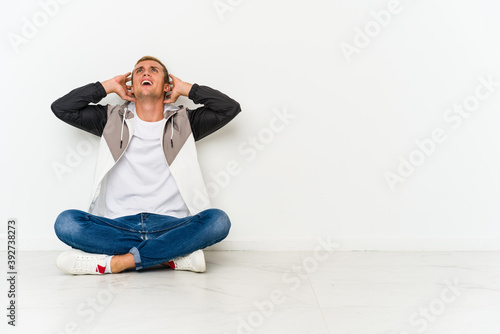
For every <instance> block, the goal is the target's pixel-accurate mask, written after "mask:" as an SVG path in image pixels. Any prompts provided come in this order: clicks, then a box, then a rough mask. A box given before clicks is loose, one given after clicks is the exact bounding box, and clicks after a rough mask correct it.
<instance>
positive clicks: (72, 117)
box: [50, 82, 107, 136]
mask: <svg viewBox="0 0 500 334" xmlns="http://www.w3.org/2000/svg"><path fill="white" fill-rule="evenodd" d="M105 96H106V91H105V90H104V87H103V86H102V84H101V83H100V82H96V83H91V84H88V85H85V86H83V87H80V88H76V89H73V90H72V91H71V92H69V93H68V94H66V95H64V96H63V97H61V98H59V99H57V100H56V101H54V102H53V103H52V105H51V106H50V107H51V109H52V112H53V113H54V115H56V116H57V118H59V119H60V120H62V121H64V122H66V123H68V124H69V125H73V126H74V127H77V128H78V129H82V130H84V131H87V132H90V133H92V134H94V135H96V136H101V135H102V132H103V130H104V126H105V125H106V120H107V107H106V106H103V105H89V103H97V102H99V101H100V100H102V99H103V98H104V97H105Z"/></svg>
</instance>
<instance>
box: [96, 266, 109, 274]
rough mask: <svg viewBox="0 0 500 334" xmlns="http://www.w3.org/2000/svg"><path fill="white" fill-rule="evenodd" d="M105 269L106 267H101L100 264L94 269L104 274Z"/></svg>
mask: <svg viewBox="0 0 500 334" xmlns="http://www.w3.org/2000/svg"><path fill="white" fill-rule="evenodd" d="M105 270H106V267H102V266H100V265H97V268H96V269H95V271H96V272H98V273H100V274H104V271H105Z"/></svg>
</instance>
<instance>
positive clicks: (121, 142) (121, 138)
mask: <svg viewBox="0 0 500 334" xmlns="http://www.w3.org/2000/svg"><path fill="white" fill-rule="evenodd" d="M127 111H128V109H127V108H125V112H124V113H123V121H122V133H121V135H120V149H121V148H122V144H123V126H124V125H125V116H127Z"/></svg>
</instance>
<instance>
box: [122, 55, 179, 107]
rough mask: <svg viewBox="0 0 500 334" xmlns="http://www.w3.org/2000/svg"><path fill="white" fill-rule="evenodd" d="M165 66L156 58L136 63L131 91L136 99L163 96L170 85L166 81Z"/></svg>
mask: <svg viewBox="0 0 500 334" xmlns="http://www.w3.org/2000/svg"><path fill="white" fill-rule="evenodd" d="M164 80H165V76H164V73H163V68H162V67H161V65H160V64H158V63H157V62H156V61H154V60H144V61H141V62H140V63H138V64H137V65H135V67H134V72H133V79H132V89H131V92H132V93H133V94H134V95H135V97H136V99H141V98H148V97H149V98H159V97H161V98H163V97H164V94H165V92H168V91H169V90H170V85H169V84H166V83H165V82H164Z"/></svg>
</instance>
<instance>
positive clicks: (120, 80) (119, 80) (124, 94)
mask: <svg viewBox="0 0 500 334" xmlns="http://www.w3.org/2000/svg"><path fill="white" fill-rule="evenodd" d="M131 74H132V72H128V73H126V74H123V75H117V76H116V77H114V78H111V79H109V80H106V81H104V82H103V83H102V86H103V87H104V89H105V90H106V94H109V93H116V94H118V96H119V97H121V98H122V99H124V100H127V101H130V102H135V98H134V96H133V95H132V93H131V92H130V86H129V85H127V82H129V81H130V75H131Z"/></svg>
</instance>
